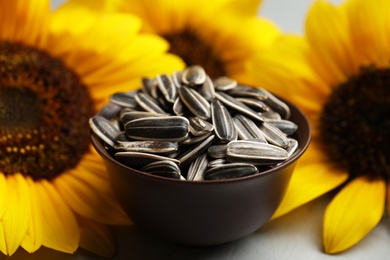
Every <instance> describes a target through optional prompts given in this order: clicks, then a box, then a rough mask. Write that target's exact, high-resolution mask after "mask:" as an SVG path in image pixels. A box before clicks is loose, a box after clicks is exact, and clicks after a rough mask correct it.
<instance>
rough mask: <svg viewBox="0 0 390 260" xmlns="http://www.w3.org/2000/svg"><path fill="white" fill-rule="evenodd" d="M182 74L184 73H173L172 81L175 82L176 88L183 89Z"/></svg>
mask: <svg viewBox="0 0 390 260" xmlns="http://www.w3.org/2000/svg"><path fill="white" fill-rule="evenodd" d="M182 74H183V73H182V72H181V71H175V72H173V75H172V80H173V84H175V86H176V88H181V86H182V82H181V78H182Z"/></svg>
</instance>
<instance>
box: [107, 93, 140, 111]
mask: <svg viewBox="0 0 390 260" xmlns="http://www.w3.org/2000/svg"><path fill="white" fill-rule="evenodd" d="M110 102H111V103H114V104H117V105H119V106H121V107H130V108H134V109H136V108H137V107H138V103H137V101H136V100H135V98H134V96H132V95H130V94H129V93H126V92H117V93H114V94H112V95H111V96H110Z"/></svg>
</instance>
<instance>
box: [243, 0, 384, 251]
mask: <svg viewBox="0 0 390 260" xmlns="http://www.w3.org/2000/svg"><path fill="white" fill-rule="evenodd" d="M389 39H390V2H388V1H384V0H373V1H365V0H346V1H345V2H343V3H342V4H341V5H338V6H336V5H333V4H331V3H328V2H326V1H316V2H314V3H313V5H312V6H311V8H310V10H309V11H308V14H307V18H306V23H305V35H304V37H300V36H294V35H283V36H282V37H280V38H279V39H278V40H277V42H276V44H275V45H274V46H273V47H272V49H270V51H269V53H267V54H266V55H262V56H261V57H260V56H258V57H257V58H256V59H255V60H256V61H255V62H253V63H250V64H248V66H249V67H250V70H251V72H252V74H253V75H254V76H255V77H256V79H257V82H258V83H259V84H263V85H264V86H267V87H268V88H269V89H272V90H273V91H274V92H276V93H278V94H280V95H282V96H285V97H287V98H289V99H290V100H291V101H293V102H295V103H296V104H297V105H299V106H300V107H301V108H302V109H303V110H304V112H305V113H306V114H307V116H308V117H309V119H310V122H311V124H312V127H313V136H312V144H311V146H310V147H309V149H308V151H307V152H306V154H305V155H304V156H303V157H302V160H301V161H300V162H299V163H298V165H297V168H296V170H295V172H294V175H293V177H292V180H291V183H290V186H289V188H288V191H287V194H286V196H285V198H284V199H283V201H282V203H281V205H280V207H279V208H278V210H277V212H276V213H275V215H274V217H278V216H280V215H283V214H285V213H287V212H289V211H290V210H292V209H294V208H296V207H298V206H300V205H302V204H304V203H306V202H308V201H311V200H313V199H314V198H316V197H318V196H320V195H323V194H325V193H327V192H328V191H330V190H333V189H334V188H336V187H338V188H339V190H338V191H337V192H336V195H335V196H334V198H333V199H332V201H331V202H330V204H329V205H328V206H327V208H326V212H325V216H324V224H323V240H324V250H325V251H326V252H327V253H338V252H342V251H344V250H346V249H348V248H350V247H351V246H353V245H355V244H356V243H358V242H359V241H360V240H361V239H363V238H364V237H365V236H366V235H367V234H368V233H369V232H370V231H371V230H372V229H373V228H374V227H375V226H376V225H377V224H378V223H379V221H380V220H381V218H382V216H383V213H384V210H385V204H386V197H387V209H388V210H389V209H390V204H389V203H390V200H389V198H390V195H389V193H390V188H389V187H390V148H389V143H390V134H389V133H390V120H389V116H388V115H389V113H390V47H389V46H390V45H389ZM260 64H261V67H260Z"/></svg>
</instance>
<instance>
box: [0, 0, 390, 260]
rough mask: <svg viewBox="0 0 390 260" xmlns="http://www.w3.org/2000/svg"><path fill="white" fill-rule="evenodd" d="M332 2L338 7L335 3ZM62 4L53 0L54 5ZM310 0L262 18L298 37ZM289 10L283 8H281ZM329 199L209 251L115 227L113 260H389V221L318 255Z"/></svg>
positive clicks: (268, 4)
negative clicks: (343, 249) (345, 246)
mask: <svg viewBox="0 0 390 260" xmlns="http://www.w3.org/2000/svg"><path fill="white" fill-rule="evenodd" d="M334 1H335V2H339V1H336V0H334ZM59 2H61V0H57V1H56V0H55V1H54V2H53V6H57V5H58V3H59ZM310 3H311V1H310V0H294V1H288V0H265V1H264V5H263V9H262V11H261V14H262V15H264V16H266V17H269V18H270V19H272V20H273V21H275V22H276V23H278V24H279V26H280V27H281V28H282V29H283V30H285V31H289V32H298V33H299V32H301V31H302V24H303V20H304V18H303V17H304V14H305V12H306V9H307V7H308V6H309V4H310ZM284 5H288V7H284ZM328 201H329V196H325V197H322V198H320V199H317V200H315V201H313V202H311V203H309V204H307V205H304V206H302V207H301V208H298V209H297V210H295V211H293V212H291V213H290V214H288V215H286V216H283V217H281V218H279V219H276V220H273V221H271V222H268V223H267V224H265V225H264V226H263V227H262V228H260V229H259V230H258V231H256V232H254V233H253V234H251V235H249V236H247V237H245V238H243V239H240V240H238V241H234V242H231V243H227V244H223V245H219V246H212V247H186V246H180V245H175V244H171V243H169V242H166V241H163V240H159V239H157V238H155V237H152V236H150V235H148V234H145V233H143V232H142V231H140V230H138V229H137V227H136V226H129V227H115V228H113V232H114V234H115V238H116V240H117V243H118V251H117V254H116V256H115V257H114V258H113V259H186V260H187V259H189V260H191V259H193V260H195V259H202V260H207V259H210V260H211V259H213V260H214V259H223V260H236V259H240V260H252V259H264V260H284V259H286V260H295V259H299V260H306V259H308V260H331V259H336V260H339V259H342V260H344V259H345V260H347V259H348V260H349V259H350V260H352V259H353V260H382V259H383V260H388V259H390V221H389V217H384V218H383V220H382V221H381V223H380V224H379V225H378V226H377V227H376V228H375V229H374V230H373V231H372V232H371V233H370V234H369V235H368V236H366V237H365V238H364V239H363V240H362V241H361V242H360V243H359V244H357V245H356V246H354V247H352V248H351V249H350V250H348V251H346V252H344V253H341V254H337V255H326V254H324V253H323V252H322V218H323V212H324V209H325V206H326V204H327V202H328ZM0 259H12V260H30V259H31V260H38V259H39V260H41V259H56V260H57V259H58V260H76V259H77V260H91V259H100V258H97V257H95V256H93V255H91V254H89V253H88V252H85V251H82V250H80V251H78V252H77V253H76V254H74V255H69V254H63V253H59V252H55V251H53V250H50V249H46V248H42V249H40V250H38V251H37V252H36V253H34V254H28V253H26V252H25V251H24V250H22V249H21V250H18V251H17V252H16V253H15V254H14V255H13V256H12V257H4V256H0Z"/></svg>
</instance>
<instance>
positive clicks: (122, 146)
mask: <svg viewBox="0 0 390 260" xmlns="http://www.w3.org/2000/svg"><path fill="white" fill-rule="evenodd" d="M178 147H179V145H178V143H177V142H162V141H127V142H120V143H118V144H117V145H115V147H114V148H115V150H117V151H123V152H140V153H171V152H175V151H177V149H178Z"/></svg>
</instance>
